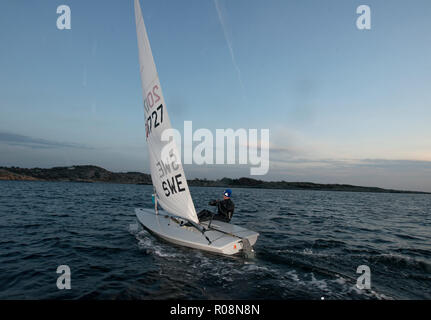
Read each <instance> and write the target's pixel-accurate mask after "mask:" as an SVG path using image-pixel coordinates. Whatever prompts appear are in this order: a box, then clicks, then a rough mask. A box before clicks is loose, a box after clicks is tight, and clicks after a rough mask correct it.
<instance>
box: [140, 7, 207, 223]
mask: <svg viewBox="0 0 431 320" xmlns="http://www.w3.org/2000/svg"><path fill="white" fill-rule="evenodd" d="M135 20H136V34H137V38H138V48H139V65H140V74H141V81H142V92H143V97H144V112H145V119H146V123H145V128H146V139H147V146H148V151H149V159H150V171H151V179H152V181H153V185H154V188H155V189H156V193H157V198H158V202H159V204H160V205H161V206H162V208H163V209H164V210H166V211H167V212H169V213H171V214H174V215H177V216H181V217H184V218H186V219H189V220H191V221H193V222H196V223H198V222H199V220H198V218H197V215H196V210H195V206H194V204H193V200H192V198H191V195H190V190H189V187H188V184H187V180H186V177H185V175H184V170H183V167H182V164H181V159H180V157H179V152H178V150H177V147H176V145H175V142H170V141H163V140H162V139H161V138H162V133H163V132H164V131H165V130H168V129H171V122H170V120H169V116H168V112H167V110H166V105H165V100H164V97H163V94H162V88H161V86H160V81H159V77H158V74H157V70H156V65H155V63H154V58H153V54H152V51H151V46H150V42H149V40H148V35H147V31H146V28H145V24H144V18H143V16H142V11H141V7H140V4H139V0H135Z"/></svg>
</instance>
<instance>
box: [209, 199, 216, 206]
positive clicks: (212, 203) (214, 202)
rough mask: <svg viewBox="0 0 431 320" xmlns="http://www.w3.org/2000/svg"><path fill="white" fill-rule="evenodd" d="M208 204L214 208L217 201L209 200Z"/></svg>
mask: <svg viewBox="0 0 431 320" xmlns="http://www.w3.org/2000/svg"><path fill="white" fill-rule="evenodd" d="M208 204H209V205H210V206H215V205H216V204H217V200H211V201H210V202H209V203H208Z"/></svg>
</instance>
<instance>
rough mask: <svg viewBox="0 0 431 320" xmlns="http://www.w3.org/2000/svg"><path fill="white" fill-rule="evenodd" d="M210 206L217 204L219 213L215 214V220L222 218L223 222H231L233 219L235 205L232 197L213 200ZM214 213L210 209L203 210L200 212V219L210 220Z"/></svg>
mask: <svg viewBox="0 0 431 320" xmlns="http://www.w3.org/2000/svg"><path fill="white" fill-rule="evenodd" d="M209 205H210V206H217V214H215V215H214V218H213V220H220V221H223V222H229V221H230V219H232V215H233V211H234V210H235V205H234V203H233V201H232V200H231V199H225V200H212V201H210V203H209ZM213 214H214V213H213V212H211V211H209V210H206V209H204V210H202V211H201V212H199V213H198V218H199V221H206V220H210V219H211V216H212V215H213Z"/></svg>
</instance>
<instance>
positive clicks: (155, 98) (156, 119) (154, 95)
mask: <svg viewBox="0 0 431 320" xmlns="http://www.w3.org/2000/svg"><path fill="white" fill-rule="evenodd" d="M158 91H159V86H158V85H155V86H154V87H153V88H152V89H151V90H150V91H149V92H148V94H147V96H146V97H145V100H144V109H145V112H146V114H147V115H148V117H147V119H146V122H145V132H146V137H147V138H148V136H149V135H150V134H151V131H152V129H153V128H157V127H158V126H159V125H160V124H161V123H162V122H163V104H160V105H159V106H158V107H157V108H156V109H155V110H153V111H152V112H151V109H152V108H153V107H154V106H155V105H157V103H158V102H159V101H160V100H161V98H160V95H159V93H158Z"/></svg>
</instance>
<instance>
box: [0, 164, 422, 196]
mask: <svg viewBox="0 0 431 320" xmlns="http://www.w3.org/2000/svg"><path fill="white" fill-rule="evenodd" d="M0 180H23V181H68V182H88V183H92V182H104V183H124V184H145V185H151V175H149V174H147V173H142V172H111V171H108V170H106V169H104V168H101V167H97V166H91V165H84V166H70V167H54V168H50V169H42V168H32V169H26V168H19V167H0ZM187 182H188V184H189V186H199V187H222V188H225V187H232V188H235V187H237V188H261V189H284V190H322V191H351V192H384V193H421V194H426V193H427V192H420V191H403V190H393V189H383V188H377V187H362V186H353V185H348V184H319V183H312V182H288V181H263V180H257V179H252V178H239V179H231V178H223V179H219V180H207V179H193V180H187ZM427 194H429V193H427Z"/></svg>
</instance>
